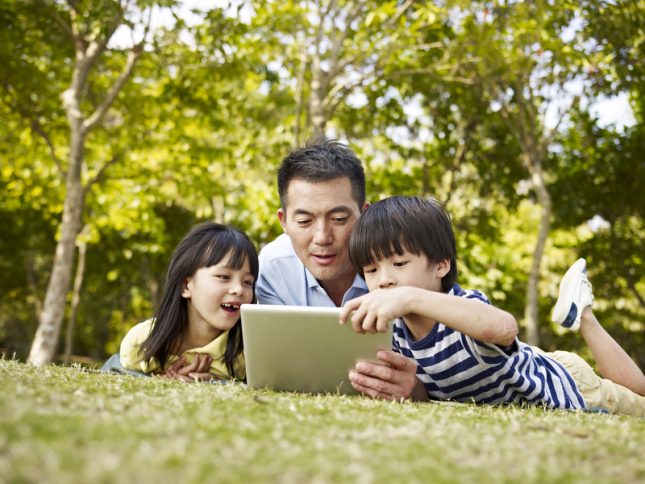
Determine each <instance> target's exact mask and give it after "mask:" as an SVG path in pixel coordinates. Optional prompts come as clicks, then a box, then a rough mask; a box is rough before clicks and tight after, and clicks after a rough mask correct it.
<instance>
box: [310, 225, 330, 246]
mask: <svg viewBox="0 0 645 484" xmlns="http://www.w3.org/2000/svg"><path fill="white" fill-rule="evenodd" d="M333 240H334V237H333V235H332V229H331V226H330V225H329V224H328V223H327V222H319V223H318V224H316V228H315V232H314V244H317V245H329V244H331V243H332V242H333Z"/></svg>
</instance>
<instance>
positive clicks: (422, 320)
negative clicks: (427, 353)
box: [340, 287, 517, 346]
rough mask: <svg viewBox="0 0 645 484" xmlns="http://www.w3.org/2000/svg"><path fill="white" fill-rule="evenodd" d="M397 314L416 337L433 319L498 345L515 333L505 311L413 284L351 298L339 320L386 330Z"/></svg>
mask: <svg viewBox="0 0 645 484" xmlns="http://www.w3.org/2000/svg"><path fill="white" fill-rule="evenodd" d="M352 312H354V314H352V315H351V319H350V318H349V315H350V313H352ZM400 317H405V320H406V323H407V325H408V328H409V329H410V331H411V332H412V334H413V336H414V337H415V338H416V339H421V338H423V337H424V336H426V335H427V334H428V333H429V332H430V330H432V328H433V327H434V325H435V323H436V322H437V321H441V322H442V323H443V324H445V325H446V326H448V327H450V328H452V329H454V330H455V331H459V332H460V333H463V334H465V335H467V336H470V337H471V338H474V339H477V340H479V341H484V342H487V343H494V344H498V345H500V346H508V345H510V344H511V343H513V341H514V340H515V337H516V336H517V321H516V320H515V318H514V317H513V315H511V314H510V313H508V312H506V311H503V310H501V309H498V308H496V307H494V306H491V305H489V304H485V303H483V302H482V301H477V300H475V299H467V298H463V297H459V296H452V295H448V294H443V293H440V292H435V291H429V290H426V289H420V288H417V287H397V288H393V289H378V290H376V291H373V292H370V293H369V294H366V295H365V296H361V297H359V298H356V299H352V300H351V301H349V302H347V304H346V305H345V306H344V307H343V310H342V312H341V316H340V322H341V324H344V323H345V322H346V321H347V320H348V319H350V320H351V323H352V327H353V328H354V330H355V331H357V332H370V333H374V332H377V331H379V332H384V331H386V329H387V324H388V322H389V321H391V320H392V319H395V318H400Z"/></svg>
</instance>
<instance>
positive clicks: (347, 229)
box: [256, 141, 367, 306]
mask: <svg viewBox="0 0 645 484" xmlns="http://www.w3.org/2000/svg"><path fill="white" fill-rule="evenodd" d="M278 193H279V195H280V202H281V205H282V207H281V208H280V209H279V210H278V218H279V219H280V224H281V225H282V229H283V230H284V234H282V235H281V236H279V237H278V238H277V239H276V240H274V241H273V242H271V243H269V244H268V245H267V246H266V247H264V248H263V249H262V251H261V252H260V276H259V278H258V281H257V284H256V294H257V298H258V302H260V303H261V304H284V305H296V306H342V305H343V303H344V302H346V301H348V300H350V299H353V298H355V297H358V296H362V295H363V294H367V286H366V285H365V281H364V280H363V279H362V278H361V277H360V276H359V275H358V274H356V271H355V270H354V268H353V266H352V263H351V261H350V260H349V236H350V234H351V231H352V227H353V226H354V223H355V222H356V220H357V219H358V217H359V216H360V214H361V212H362V211H363V209H364V208H365V207H366V206H367V203H366V202H365V173H364V171H363V167H362V165H361V162H360V160H359V159H358V158H357V157H356V155H355V154H354V153H353V152H352V151H351V150H350V149H349V148H347V147H346V146H344V145H342V144H340V143H338V142H335V141H325V142H322V143H319V144H314V145H308V146H305V147H303V148H299V149H296V150H295V151H293V152H291V153H290V154H289V155H288V156H287V157H286V158H285V159H284V160H283V161H282V164H281V165H280V168H279V170H278Z"/></svg>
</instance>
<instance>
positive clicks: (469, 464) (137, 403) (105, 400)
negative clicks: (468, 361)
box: [0, 360, 645, 483]
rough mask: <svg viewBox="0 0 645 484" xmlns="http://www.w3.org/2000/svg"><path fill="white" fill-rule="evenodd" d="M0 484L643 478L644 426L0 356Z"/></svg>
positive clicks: (623, 419) (644, 422)
mask: <svg viewBox="0 0 645 484" xmlns="http://www.w3.org/2000/svg"><path fill="white" fill-rule="evenodd" d="M0 382H1V383H0V385H1V387H0V389H1V390H2V391H1V395H2V396H1V397H0V482H3V483H4V482H11V483H14V482H15V483H22V482H38V483H50V482H51V483H77V482H78V483H81V482H82V483H86V482H92V483H111V482H119V483H121V482H173V483H174V482H196V483H197V482H198V483H203V482H224V483H227V482H231V483H232V482H249V481H250V482H272V483H274V482H275V483H283V482H284V483H300V482H316V483H324V482H359V483H363V482H364V483H371V482H388V483H389V482H406V483H407V482H439V483H441V482H474V481H477V482H490V481H494V482H520V481H521V482H523V483H525V482H584V483H594V482H597V483H608V482H620V483H625V482H644V481H645V463H644V461H643V455H644V454H645V419H643V418H634V417H627V416H616V415H604V414H591V413H580V412H562V411H550V410H544V409H542V408H519V407H504V408H499V407H484V406H476V405H464V404H455V403H410V402H406V403H392V402H381V401H374V400H370V399H367V398H360V397H345V396H338V395H328V396H316V395H297V394H289V393H277V392H271V391H256V390H251V389H248V388H246V387H245V386H243V385H210V384H183V383H180V382H174V381H165V380H163V379H160V378H149V379H148V378H146V379H143V378H134V377H129V376H119V375H103V374H98V373H95V372H91V371H88V370H83V369H81V368H70V367H59V366H44V367H38V368H37V367H33V366H30V365H25V364H22V363H19V362H16V361H12V360H0Z"/></svg>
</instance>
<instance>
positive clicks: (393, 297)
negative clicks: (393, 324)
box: [339, 287, 409, 333]
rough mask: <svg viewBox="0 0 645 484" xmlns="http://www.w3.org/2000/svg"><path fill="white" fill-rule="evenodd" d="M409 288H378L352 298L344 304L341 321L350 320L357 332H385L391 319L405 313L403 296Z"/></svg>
mask: <svg viewBox="0 0 645 484" xmlns="http://www.w3.org/2000/svg"><path fill="white" fill-rule="evenodd" d="M408 289H409V288H405V287H398V288H395V289H386V290H384V289H377V290H376V291H373V292H370V293H369V294H365V295H364V296H361V297H357V298H356V299H352V300H350V301H348V302H347V303H346V304H345V306H343V309H342V311H341V313H340V318H339V322H340V324H345V323H346V322H347V321H348V320H349V321H350V322H351V323H352V328H353V329H354V331H356V332H357V333H365V332H367V333H377V332H378V333H384V332H386V331H387V329H388V323H389V322H390V321H392V320H393V319H395V318H398V317H401V316H404V315H405V313H406V311H405V309H404V307H403V304H404V303H403V297H404V296H405V294H406V292H407V290H408ZM352 311H353V312H354V313H353V314H351V313H352ZM350 314H351V316H350Z"/></svg>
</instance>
